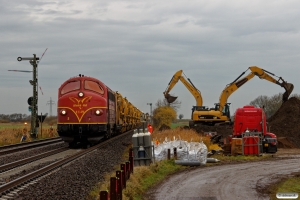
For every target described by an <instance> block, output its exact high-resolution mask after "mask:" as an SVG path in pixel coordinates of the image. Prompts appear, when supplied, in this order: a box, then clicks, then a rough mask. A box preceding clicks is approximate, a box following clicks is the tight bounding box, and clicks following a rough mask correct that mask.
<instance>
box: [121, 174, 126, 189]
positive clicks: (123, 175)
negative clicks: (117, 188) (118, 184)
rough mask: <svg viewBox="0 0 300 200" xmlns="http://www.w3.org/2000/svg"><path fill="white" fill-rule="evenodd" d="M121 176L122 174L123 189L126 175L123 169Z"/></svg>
mask: <svg viewBox="0 0 300 200" xmlns="http://www.w3.org/2000/svg"><path fill="white" fill-rule="evenodd" d="M121 176H122V187H123V189H124V188H126V177H125V176H126V175H125V172H124V170H121Z"/></svg>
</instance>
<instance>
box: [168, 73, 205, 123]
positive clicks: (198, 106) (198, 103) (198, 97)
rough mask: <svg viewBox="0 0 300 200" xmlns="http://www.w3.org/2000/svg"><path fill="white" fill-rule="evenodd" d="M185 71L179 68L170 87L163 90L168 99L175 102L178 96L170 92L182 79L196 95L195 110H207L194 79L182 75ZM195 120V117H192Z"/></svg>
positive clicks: (169, 101)
mask: <svg viewBox="0 0 300 200" xmlns="http://www.w3.org/2000/svg"><path fill="white" fill-rule="evenodd" d="M182 74H184V73H183V71H182V70H179V71H177V72H176V73H175V74H174V75H173V77H172V79H171V81H170V82H169V84H168V87H167V88H166V90H165V91H164V92H163V94H164V96H165V98H166V100H167V102H168V103H173V102H174V101H175V100H176V99H177V97H175V96H171V95H170V94H169V92H170V91H171V90H172V89H173V87H174V86H175V85H176V84H177V83H178V81H179V80H180V81H181V82H182V83H183V85H184V86H185V87H186V88H187V89H188V90H189V91H190V93H191V94H192V95H193V96H194V98H195V100H196V106H193V109H194V110H206V109H208V107H207V106H203V105H202V103H203V101H202V96H201V92H200V91H199V90H198V89H197V88H196V87H195V85H194V84H193V83H192V81H191V80H190V79H189V78H185V77H184V76H182ZM192 120H193V119H192ZM190 123H191V122H190Z"/></svg>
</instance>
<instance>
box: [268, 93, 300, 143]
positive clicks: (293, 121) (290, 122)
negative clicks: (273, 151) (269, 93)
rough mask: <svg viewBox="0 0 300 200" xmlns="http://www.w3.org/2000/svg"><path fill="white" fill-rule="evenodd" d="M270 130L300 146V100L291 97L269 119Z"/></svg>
mask: <svg viewBox="0 0 300 200" xmlns="http://www.w3.org/2000/svg"><path fill="white" fill-rule="evenodd" d="M268 131H269V132H271V133H274V134H276V136H277V137H286V138H287V140H288V141H291V143H292V144H294V145H295V146H296V147H298V148H300V100H299V99H297V98H296V97H291V98H290V99H289V100H288V101H286V102H284V103H283V104H282V105H281V107H280V108H279V109H278V111H277V112H276V113H275V114H274V115H273V116H272V117H271V118H270V119H268Z"/></svg>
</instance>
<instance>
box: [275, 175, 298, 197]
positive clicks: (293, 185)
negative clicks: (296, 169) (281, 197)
mask: <svg viewBox="0 0 300 200" xmlns="http://www.w3.org/2000/svg"><path fill="white" fill-rule="evenodd" d="M270 190H271V195H270V199H271V200H276V199H278V198H277V197H276V194H277V193H278V192H297V193H298V195H300V175H299V174H298V175H296V176H295V177H293V178H288V179H284V180H281V181H280V182H278V183H276V184H275V185H273V186H272V187H271V189H270ZM297 199H300V197H298V198H297Z"/></svg>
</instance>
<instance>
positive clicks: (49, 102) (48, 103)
mask: <svg viewBox="0 0 300 200" xmlns="http://www.w3.org/2000/svg"><path fill="white" fill-rule="evenodd" d="M54 104H55V102H54V101H52V99H51V97H50V101H47V105H50V117H51V116H52V105H54Z"/></svg>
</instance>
